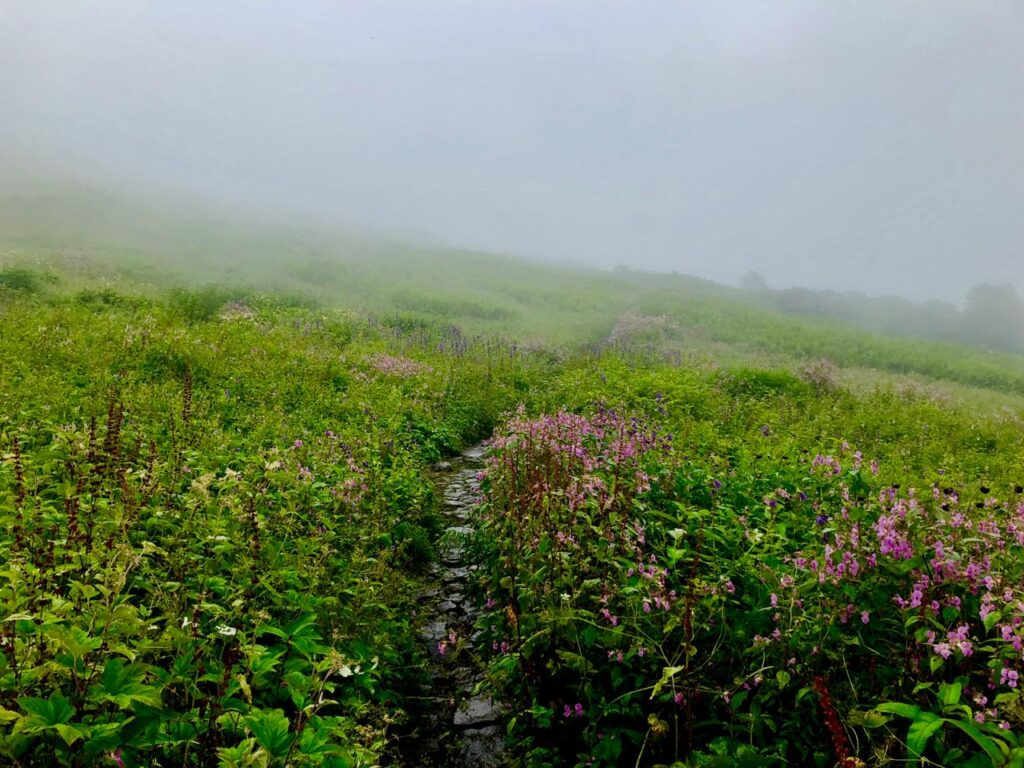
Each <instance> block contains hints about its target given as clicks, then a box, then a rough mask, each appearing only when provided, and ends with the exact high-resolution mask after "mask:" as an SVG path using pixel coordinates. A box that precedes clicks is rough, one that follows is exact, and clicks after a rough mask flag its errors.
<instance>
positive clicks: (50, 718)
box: [18, 691, 75, 733]
mask: <svg viewBox="0 0 1024 768" xmlns="http://www.w3.org/2000/svg"><path fill="white" fill-rule="evenodd" d="M18 706H19V707H21V708H22V709H23V710H25V712H27V713H28V714H29V717H27V718H25V719H23V720H22V721H21V723H24V726H23V727H22V730H23V731H25V732H26V733H32V732H33V731H32V730H29V728H32V729H33V730H41V729H44V728H52V727H53V726H56V725H61V724H63V723H66V722H67V721H68V720H70V719H71V718H72V717H74V715H75V708H74V707H72V706H71V702H70V701H68V700H67V698H66V697H65V696H64V694H62V693H61V692H60V691H54V692H53V693H51V694H50V698H48V699H39V698H35V697H33V696H23V697H21V698H20V699H18ZM21 723H19V724H21Z"/></svg>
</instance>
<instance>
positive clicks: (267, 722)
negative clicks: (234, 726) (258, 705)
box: [244, 709, 292, 757]
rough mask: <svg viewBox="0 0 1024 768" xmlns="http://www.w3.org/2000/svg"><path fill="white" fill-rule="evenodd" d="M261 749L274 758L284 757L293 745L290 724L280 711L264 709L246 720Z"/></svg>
mask: <svg viewBox="0 0 1024 768" xmlns="http://www.w3.org/2000/svg"><path fill="white" fill-rule="evenodd" d="M244 722H245V724H246V726H247V727H248V728H249V730H250V731H252V735H253V736H254V737H255V739H256V741H257V742H258V743H259V745H260V746H261V747H263V748H264V749H265V750H267V752H269V753H270V754H271V755H272V756H274V757H284V756H285V755H286V754H288V749H289V748H290V747H291V744H292V735H291V734H290V733H289V732H288V727H289V722H288V718H287V717H285V714H284V712H282V711H281V710H280V709H270V710H267V709H264V710H261V711H258V712H256V713H254V714H252V715H249V716H248V717H246V718H245V719H244Z"/></svg>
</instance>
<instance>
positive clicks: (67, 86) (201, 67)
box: [0, 0, 1024, 301]
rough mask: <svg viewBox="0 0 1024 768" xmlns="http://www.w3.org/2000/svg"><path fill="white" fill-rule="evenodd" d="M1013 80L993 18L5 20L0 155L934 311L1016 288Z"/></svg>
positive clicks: (502, 242) (119, 179) (199, 12)
mask: <svg viewBox="0 0 1024 768" xmlns="http://www.w3.org/2000/svg"><path fill="white" fill-rule="evenodd" d="M1021 61H1024V4H1020V3H1016V2H1002V3H999V2H989V3H977V4H972V5H971V6H967V5H960V4H927V5H926V4H919V3H909V2H908V3H902V4H898V5H894V4H886V3H860V4H857V5H842V6H840V5H838V4H825V3H807V2H802V3H792V4H786V5H781V4H778V5H773V6H771V7H766V6H764V5H761V4H756V3H715V4H713V5H712V4H708V5H705V6H691V5H687V6H683V5H680V4H676V3H660V2H642V3H631V4H628V5H626V4H614V3H601V4H594V3H582V2H564V3H560V4H557V5H554V4H544V3H539V2H516V3H511V2H494V3H488V4H486V5H477V4H472V3H468V2H441V3H434V4H431V5H430V7H429V9H428V8H427V7H425V6H420V5H418V4H411V3H375V4H372V5H371V4H369V3H358V2H353V3H346V4H344V5H339V4H333V3H328V2H311V1H308V0H306V1H304V2H297V3H295V4H292V5H291V6H290V7H289V8H288V9H287V10H285V9H283V7H281V6H278V5H276V4H271V3H256V4H250V3H241V2H237V1H234V0H233V1H231V2H220V3H217V4H202V3H197V2H194V1H192V0H190V1H189V2H180V3H176V4H174V5H173V6H169V5H165V4H161V3H156V2H127V1H126V0H108V1H107V2H104V3H95V4H88V5H85V4H72V3H70V2H63V3H62V2H57V3H51V4H47V5H46V6H45V7H44V6H39V5H37V4H31V3H27V2H17V1H16V0H15V1H14V2H8V3H5V4H4V5H3V6H2V7H0V98H2V102H0V103H2V104H4V105H5V119H4V120H3V121H0V142H2V144H3V149H0V155H6V156H7V157H8V158H15V159H16V163H15V165H17V166H20V167H21V168H22V169H25V168H28V169H31V168H33V167H34V166H38V167H40V168H41V169H43V170H44V171H45V173H47V174H54V173H56V174H59V173H66V175H67V176H68V177H69V178H79V179H84V180H87V181H88V182H89V183H93V184H96V185H97V186H99V187H106V188H110V189H114V190H118V191H120V192H121V193H127V194H131V193H132V191H133V190H139V189H147V188H157V189H163V190H166V191H168V192H170V193H172V194H177V195H193V196H196V197H197V198H198V199H203V198H209V199H213V200H221V201H224V202H225V203H228V204H231V205H234V206H239V207H241V208H247V207H252V208H256V209H264V210H268V211H278V212H280V214H281V216H282V217H287V216H288V215H291V214H294V215H296V216H298V215H299V214H304V215H307V216H309V217H311V218H314V219H323V220H325V221H330V222H332V223H333V224H335V225H336V226H338V227H340V228H354V229H358V230H362V231H368V232H376V233H380V234H385V235H391V236H397V237H401V238H405V239H415V240H421V241H424V242H428V243H431V244H439V243H444V244H449V245H452V246H457V247H464V248H468V249H480V250H485V251H493V252H500V253H509V254H516V255H521V256H524V257H530V258H536V259H546V260H551V261H556V262H560V263H577V264H585V265H590V266H595V267H599V268H610V267H614V266H616V265H620V264H621V265H626V266H629V267H631V268H635V269H643V270H649V271H665V272H670V271H673V270H675V271H679V272H683V273H688V274H693V275H697V276H700V277H705V278H709V279H714V280H717V281H720V282H726V283H735V282H736V281H737V279H738V278H739V277H740V276H741V275H742V274H743V273H744V272H746V271H747V270H748V269H753V270H757V271H758V272H760V273H761V274H763V275H764V276H765V277H766V278H768V280H769V282H770V283H771V284H772V285H773V286H774V287H788V286H790V285H800V286H806V287H810V288H831V289H835V290H855V291H861V292H864V293H867V294H869V295H883V294H896V295H903V296H907V297H909V298H913V299H926V298H938V299H947V300H953V301H960V300H961V299H962V298H963V296H964V294H965V293H966V291H967V290H968V289H969V288H970V287H971V286H972V285H975V284H978V283H1012V284H1014V285H1015V286H1016V287H1017V288H1018V290H1022V289H1024V215H1022V214H1024V73H1022V68H1021V66H1020V62H1021ZM8 167H10V164H8ZM17 183H18V182H17V175H16V174H8V176H7V178H6V179H4V178H0V191H2V192H10V191H12V189H15V188H16V186H17Z"/></svg>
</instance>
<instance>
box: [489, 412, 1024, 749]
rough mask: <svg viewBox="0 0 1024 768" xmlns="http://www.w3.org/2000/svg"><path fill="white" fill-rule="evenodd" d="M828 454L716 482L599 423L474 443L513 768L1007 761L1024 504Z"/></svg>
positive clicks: (654, 432)
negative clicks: (723, 761)
mask: <svg viewBox="0 0 1024 768" xmlns="http://www.w3.org/2000/svg"><path fill="white" fill-rule="evenodd" d="M836 448H837V450H836V451H835V452H833V453H821V454H817V455H807V456H806V458H804V459H802V460H801V462H798V463H795V464H794V465H793V466H792V467H791V468H789V469H785V468H783V469H779V470H777V471H776V472H775V473H774V474H773V475H772V476H771V477H757V476H755V475H749V474H742V473H740V472H720V471H719V470H720V469H722V467H721V466H720V464H719V463H718V462H716V461H715V460H714V459H713V457H711V458H710V460H709V459H708V458H705V459H697V460H694V459H693V458H690V459H689V460H686V459H683V457H682V456H681V455H680V451H682V450H685V448H684V447H681V446H680V445H678V444H677V441H674V440H672V436H671V435H669V434H666V433H664V432H663V431H662V430H659V429H658V428H656V427H655V426H652V425H650V424H648V423H646V422H645V421H644V420H643V419H639V418H633V417H629V416H625V415H623V414H621V413H619V412H616V411H614V410H610V409H606V408H599V409H597V410H596V411H593V412H592V413H590V414H589V415H579V414H573V413H567V412H564V411H562V412H558V413H556V414H554V415H550V416H541V417H539V418H536V419H528V418H526V417H525V415H523V414H522V413H520V414H519V415H517V416H516V417H515V418H514V419H513V420H512V421H511V422H510V424H509V426H508V428H507V429H506V430H505V431H503V432H501V433H499V434H498V435H497V436H496V437H495V439H494V440H493V442H492V452H491V455H490V458H489V460H488V466H487V472H486V478H485V483H484V487H485V490H486V493H487V502H486V504H485V511H486V515H487V520H488V522H487V526H486V537H485V539H484V542H483V543H482V545H481V546H482V547H483V548H484V551H485V552H486V554H487V556H488V558H489V563H490V568H489V572H488V581H487V587H488V590H489V592H488V594H487V596H486V599H487V603H488V606H490V608H491V610H490V613H489V614H488V615H487V616H486V617H485V618H484V619H483V620H482V621H481V629H482V630H483V631H484V632H485V633H488V636H489V638H490V642H491V648H492V650H493V652H494V656H493V659H492V663H491V676H492V680H493V681H494V683H495V684H496V685H498V686H500V687H501V688H502V689H503V690H504V691H505V692H506V694H507V695H508V696H510V697H512V700H513V701H514V702H515V703H516V707H515V709H516V710H517V711H518V712H520V713H524V714H525V716H524V715H523V714H521V715H520V716H519V717H518V718H517V719H516V721H515V723H514V724H513V729H512V732H513V735H514V736H516V737H518V738H519V739H521V740H522V743H523V744H524V746H525V747H526V748H528V749H532V750H533V758H534V759H536V760H538V761H545V760H551V761H554V762H559V761H570V762H571V761H576V762H577V763H579V764H581V765H583V764H595V763H596V764H607V765H613V764H622V763H629V764H633V763H634V762H638V761H639V762H642V763H648V762H650V763H658V762H671V761H681V760H688V761H691V762H693V763H694V764H698V763H700V762H701V761H702V760H704V759H708V760H710V759H712V758H713V756H715V755H719V756H728V758H729V759H730V760H740V759H741V758H743V756H744V755H747V756H748V757H749V756H750V755H753V754H759V755H761V757H762V758H765V759H767V758H769V757H773V758H774V759H776V760H780V761H785V762H795V763H802V762H804V761H805V760H806V756H807V755H810V754H818V755H820V756H821V757H820V759H821V760H824V761H827V760H828V759H829V756H831V760H833V761H838V762H840V763H841V764H843V765H844V766H845V765H849V766H853V765H857V764H859V763H858V760H860V759H864V760H868V759H875V760H877V759H882V758H885V759H899V758H900V757H901V756H903V757H906V756H911V757H914V756H923V755H925V754H928V755H930V756H933V757H935V758H937V759H941V760H954V761H955V760H963V761H967V760H971V759H973V760H987V761H994V762H995V763H996V764H1002V763H1004V762H1009V761H1010V760H1011V759H1016V760H1019V759H1024V758H1022V756H1024V747H1022V746H1021V744H1020V743H1019V736H1018V734H1020V733H1021V732H1022V731H1024V718H1022V716H1021V714H1022V711H1024V707H1022V701H1021V697H1020V675H1021V672H1022V671H1024V658H1022V654H1021V641H1022V636H1024V594H1022V591H1021V584H1022V583H1024V502H1022V500H1021V498H1020V496H1019V495H1018V496H1017V497H1016V498H1015V499H1014V500H1012V501H998V500H996V499H995V498H994V497H992V496H990V495H985V496H984V497H983V498H981V499H979V500H977V501H975V500H971V501H967V500H966V499H963V500H962V499H961V497H960V495H959V494H957V492H956V491H954V490H953V489H951V488H946V489H943V488H941V487H938V486H936V487H934V488H932V489H931V490H930V491H929V493H928V494H926V498H925V499H920V498H918V495H917V494H916V493H915V492H914V491H913V490H912V489H906V490H904V491H902V492H901V491H900V489H899V488H898V487H892V486H890V487H885V488H875V489H874V490H872V488H873V487H874V486H875V485H876V483H877V480H876V475H877V474H878V473H879V472H880V467H879V465H878V464H877V462H869V461H866V460H865V459H864V458H863V457H862V456H861V455H860V453H858V452H855V451H853V449H852V448H850V447H849V446H847V445H846V444H845V443H844V444H841V445H837V446H836ZM768 483H770V484H771V485H768ZM984 493H987V489H984ZM954 694H955V695H954ZM577 707H578V709H577ZM905 718H909V719H910V720H911V723H910V726H909V728H910V730H909V734H908V732H907V731H906V730H905V725H900V722H903V719H905ZM815 723H816V724H817V725H816V726H813V727H812V726H811V724H815ZM925 731H926V732H927V734H928V738H923V737H922V733H923V732H925ZM904 744H905V745H906V746H903V745H904ZM702 756H703V757H702ZM946 764H948V763H946Z"/></svg>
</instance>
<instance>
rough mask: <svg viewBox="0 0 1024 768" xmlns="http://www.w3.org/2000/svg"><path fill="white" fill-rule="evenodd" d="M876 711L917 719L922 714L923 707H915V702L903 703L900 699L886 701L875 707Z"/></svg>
mask: <svg viewBox="0 0 1024 768" xmlns="http://www.w3.org/2000/svg"><path fill="white" fill-rule="evenodd" d="M875 711H876V712H889V713H890V714H893V715H899V716H900V717H907V718H910V719H911V720H917V719H918V717H920V716H921V711H922V710H921V708H920V707H915V706H914V705H913V704H903V703H901V702H898V701H886V702H884V703H882V704H879V705H878V706H877V707H875Z"/></svg>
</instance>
